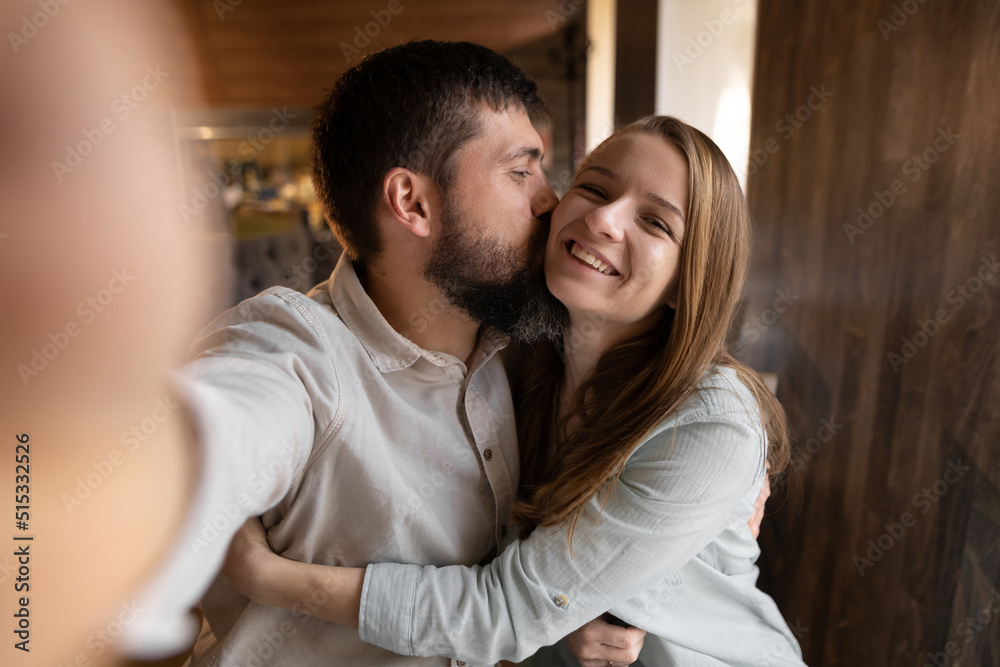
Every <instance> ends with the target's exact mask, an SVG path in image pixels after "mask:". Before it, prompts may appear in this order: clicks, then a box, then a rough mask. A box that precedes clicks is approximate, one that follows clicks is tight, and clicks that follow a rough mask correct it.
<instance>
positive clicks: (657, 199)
mask: <svg viewBox="0 0 1000 667" xmlns="http://www.w3.org/2000/svg"><path fill="white" fill-rule="evenodd" d="M586 171H596V172H597V173H598V174H601V175H603V176H607V177H608V178H610V179H612V180H618V174H616V173H615V172H614V171H613V170H611V169H608V168H607V167H602V166H600V165H596V164H592V165H588V166H586V167H584V168H583V170H582V171H580V173H581V174H582V173H584V172H586ZM645 196H646V199H649V200H650V201H652V202H653V203H654V204H656V205H657V206H662V207H663V208H665V209H667V210H668V211H672V212H673V213H674V214H676V215H677V217H678V218H680V219H681V222H684V214H683V213H682V212H681V210H680V209H679V208H677V207H676V206H674V205H673V204H671V203H670V202H668V201H667V200H666V199H664V198H663V197H661V196H660V195H658V194H656V193H655V192H647V193H645Z"/></svg>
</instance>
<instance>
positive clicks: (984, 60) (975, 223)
mask: <svg viewBox="0 0 1000 667" xmlns="http://www.w3.org/2000/svg"><path fill="white" fill-rule="evenodd" d="M43 5H45V6H44V7H43ZM79 5H80V3H67V4H63V3H61V2H55V1H53V2H50V3H48V4H46V3H44V2H41V3H38V4H37V6H36V5H35V4H31V3H26V4H25V5H24V7H25V8H26V9H25V10H24V13H23V14H16V15H12V16H11V17H10V18H9V19H8V20H7V23H8V24H9V25H6V26H5V27H6V28H7V30H6V31H5V33H6V34H7V39H8V42H9V46H10V49H11V51H12V52H13V55H11V52H10V51H8V53H7V55H6V56H5V57H7V58H13V59H22V60H18V61H17V62H24V61H25V60H27V59H30V58H32V57H33V55H32V53H33V49H34V50H35V51H38V50H40V49H41V44H42V43H43V42H44V40H47V39H48V40H53V39H57V38H58V35H57V34H56V30H55V29H53V28H51V27H49V23H50V22H51V25H56V24H57V23H58V22H59V21H60V20H65V21H68V20H70V19H69V17H72V15H73V12H79V11H82V10H80V9H79ZM46 7H49V9H46ZM52 7H56V8H57V12H56V14H53V13H52V12H51V8H52ZM39 8H41V9H39ZM39 12H45V13H43V14H42V18H38V17H39ZM57 14H62V18H60V16H58V15H57ZM142 21H143V23H144V25H142V26H141V28H142V30H141V31H140V32H139V33H138V34H139V35H140V36H141V37H137V38H136V39H140V38H141V39H142V40H143V42H144V43H143V48H144V52H145V53H146V54H147V58H148V59H147V60H143V61H141V62H134V63H124V64H123V65H127V66H128V67H131V68H132V69H134V72H135V79H136V81H142V82H144V83H143V85H142V87H143V89H144V90H143V91H140V90H138V88H139V86H137V87H136V88H133V89H132V90H131V91H123V98H122V100H121V102H120V104H119V106H118V107H117V109H116V107H115V106H114V105H113V106H112V107H111V110H112V112H113V113H115V114H116V116H115V117H116V118H118V119H120V121H121V122H122V123H124V121H125V118H123V117H122V115H121V114H122V113H124V112H125V111H126V110H128V109H134V108H136V107H137V106H138V105H140V104H141V103H142V101H143V99H145V98H146V97H147V96H148V97H151V98H152V97H155V96H156V95H158V94H161V95H163V96H164V97H166V96H167V95H168V94H169V97H170V99H171V103H170V121H169V122H170V125H171V133H172V136H173V143H174V150H173V155H172V156H171V158H170V159H171V160H172V161H173V162H175V163H176V171H177V172H178V173H179V174H180V175H181V176H180V179H181V182H180V183H179V185H178V186H177V187H176V188H175V190H174V191H175V192H176V202H175V205H176V214H177V215H176V218H177V220H178V224H183V225H186V226H187V227H189V228H190V229H192V230H195V231H196V233H197V234H198V236H199V238H200V239H201V240H202V242H203V243H204V244H205V245H206V246H209V247H210V248H212V249H213V250H212V252H214V253H215V254H216V255H217V256H218V258H219V260H218V261H219V262H221V263H226V264H227V265H229V266H230V267H231V270H232V274H233V276H234V279H233V281H232V284H231V285H228V286H225V287H221V286H220V287H219V288H218V289H217V290H216V291H217V292H218V293H217V294H213V296H212V298H213V303H214V304H215V305H214V308H215V309H216V311H220V310H222V309H223V308H226V307H228V306H230V305H233V304H235V303H236V302H238V301H239V300H240V299H243V298H245V297H247V296H250V295H252V294H255V293H257V292H258V291H260V290H262V289H265V288H267V287H268V286H271V285H274V284H282V285H286V286H289V287H292V288H295V289H300V290H303V291H305V290H307V289H308V288H309V287H310V286H311V285H313V284H314V283H316V282H318V281H320V280H323V279H325V278H326V276H327V275H328V274H329V271H330V270H331V269H332V267H333V264H334V263H335V261H336V258H337V256H338V254H339V250H338V248H337V247H336V242H335V240H334V239H333V238H332V236H331V235H330V233H329V232H328V231H327V229H326V227H325V224H324V223H323V221H322V217H321V214H320V213H319V210H318V207H317V206H316V203H315V201H314V199H313V192H312V186H311V182H310V177H309V150H308V147H309V136H308V130H309V125H310V122H311V119H312V111H311V109H312V108H313V107H314V106H315V105H316V104H318V103H319V102H320V100H321V99H322V97H323V94H324V92H323V91H324V90H327V89H329V88H330V87H331V86H332V85H333V83H334V81H335V80H336V79H337V77H338V76H339V75H340V74H341V73H342V72H343V71H344V70H345V69H347V68H348V67H349V66H350V65H351V64H353V63H355V62H357V60H358V59H360V58H361V57H363V56H364V55H366V54H369V53H372V52H374V51H376V50H378V49H381V48H384V47H387V46H392V45H395V44H398V43H401V42H405V41H408V40H411V39H423V38H431V39H441V40H467V41H473V42H478V43H481V44H484V45H486V46H488V47H491V48H493V49H495V50H497V51H499V52H501V53H504V54H505V55H507V56H509V57H510V58H511V59H512V60H513V61H514V62H515V63H516V64H518V65H519V66H520V67H522V68H523V69H524V70H525V71H526V72H527V73H528V74H529V75H531V76H532V77H534V78H535V80H536V81H537V82H538V84H539V88H540V91H541V93H542V95H543V97H544V98H545V100H546V101H547V103H548V105H549V107H550V109H551V110H552V112H553V122H552V124H551V125H549V126H546V127H542V128H539V131H540V132H541V134H542V135H543V139H544V140H545V142H546V144H547V156H546V162H545V165H544V166H545V168H546V172H547V174H548V176H549V178H550V180H551V181H552V183H553V186H554V188H555V189H556V190H557V192H560V193H561V192H563V191H565V189H566V188H567V187H568V186H569V185H570V183H571V181H572V173H573V169H574V167H575V165H576V164H577V162H578V161H579V160H580V159H581V157H582V156H583V155H584V154H585V153H586V151H587V150H588V149H589V148H591V147H593V146H594V145H596V144H597V143H598V142H599V141H600V140H601V139H603V138H604V137H606V136H607V135H608V134H609V133H610V132H611V131H613V130H614V129H615V128H616V127H620V126H622V125H625V124H627V123H629V122H631V121H633V120H635V119H636V118H638V117H641V116H643V115H647V114H650V113H659V114H671V115H676V116H679V117H681V118H682V119H683V120H685V121H687V122H689V123H691V124H693V125H694V126H696V127H698V128H700V129H702V130H703V131H705V132H706V133H707V134H709V135H710V136H712V137H713V138H714V139H715V140H716V141H717V142H718V143H719V145H720V146H721V147H722V148H723V150H724V151H725V153H726V154H727V156H728V157H729V159H730V160H731V162H732V163H733V166H734V167H735V169H736V171H737V172H738V173H739V174H740V175H741V176H742V178H743V182H744V184H745V187H746V188H747V193H748V197H749V200H750V203H751V209H752V211H753V214H754V217H755V219H756V224H757V227H758V238H757V239H756V249H755V263H754V268H753V272H752V275H751V278H750V281H749V286H748V289H747V293H746V298H745V301H744V304H743V308H742V312H741V317H740V319H739V321H738V322H737V325H736V327H734V329H733V331H732V336H731V343H732V350H733V352H734V354H735V355H736V356H737V357H739V358H741V359H742V360H744V361H746V362H747V363H749V364H750V365H751V366H753V367H754V368H756V369H757V370H759V371H761V372H762V373H767V374H769V377H770V378H771V380H772V384H773V385H774V386H775V387H776V393H777V395H778V397H779V399H780V400H781V402H782V403H783V404H784V406H785V408H786V410H787V412H788V414H789V417H790V424H791V428H792V434H793V438H794V446H793V458H792V462H791V465H790V466H789V468H788V470H787V472H786V473H785V475H784V476H783V479H782V480H781V482H780V483H779V484H778V485H777V486H776V488H775V493H774V495H773V496H772V499H771V501H770V502H769V504H768V516H767V518H766V519H765V522H764V525H763V528H762V531H761V537H760V540H759V541H760V544H761V548H762V552H763V553H762V556H761V558H760V561H759V563H758V565H759V567H760V570H761V577H760V582H759V583H760V587H761V588H763V589H764V590H765V591H767V592H768V593H770V594H771V595H772V596H773V597H774V598H775V600H776V602H777V603H778V605H779V607H780V609H781V610H782V612H783V613H784V615H785V618H786V619H787V621H788V623H789V625H790V627H792V628H793V630H794V631H795V633H796V635H797V636H798V638H799V641H800V643H801V645H802V648H803V653H804V656H805V659H806V661H807V663H808V664H810V665H859V664H863V665H936V666H938V667H942V666H944V665H981V666H991V665H1000V619H998V618H997V616H1000V264H998V259H997V255H998V254H1000V187H998V181H997V174H998V173H1000V122H998V118H1000V88H998V86H997V80H998V76H1000V3H998V2H996V0H952V1H950V2H943V1H940V0H832V1H831V2H822V3H819V2H797V1H795V0H759V1H758V0H505V1H503V2H500V1H490V0H363V1H357V2H325V1H321V0H288V1H286V2H281V3H277V2H266V1H265V0H155V1H150V2H148V3H144V9H143V18H142ZM150 54H152V55H150ZM161 84H162V87H163V89H162V90H160V91H159V92H158V91H157V90H156V88H157V87H159V86H161ZM116 101H117V100H116ZM126 115H127V114H126ZM83 136H84V139H85V140H86V137H87V135H83ZM79 139H80V137H79V136H72V137H57V142H56V143H57V144H58V145H59V146H60V147H61V146H62V145H63V144H66V155H65V156H62V153H61V152H60V153H59V154H58V155H57V157H59V158H60V159H62V160H65V164H66V165H70V166H72V163H71V160H72V156H71V155H70V153H72V152H73V151H74V150H76V149H77V148H78V147H79V143H74V142H77V140H79ZM115 139H116V138H115V137H114V136H107V137H105V139H104V140H106V141H109V142H112V141H114V140H115ZM86 166H87V165H84V166H83V168H86ZM72 168H73V169H75V168H76V167H72ZM136 169H140V170H141V169H143V165H142V164H137V165H136ZM81 170H82V169H81ZM194 174H198V175H197V176H195V175H194ZM56 176H57V177H58V176H59V173H58V171H57V172H56ZM59 180H60V182H61V180H62V179H59ZM135 213H136V215H135V221H136V224H141V222H140V221H141V220H142V212H141V211H136V212H135ZM2 240H3V236H0V241H2ZM0 250H3V248H2V247H0ZM725 640H726V639H725V638H724V637H720V638H719V641H725ZM101 650H103V649H101ZM80 655H84V656H85V658H87V659H90V657H94V658H95V659H96V654H95V655H94V656H91V654H90V653H88V652H87V651H84V652H83V653H79V654H77V658H78V657H79V656H80ZM73 659H74V656H73V655H72V652H71V653H70V654H68V655H67V656H66V661H67V664H69V662H70V661H72V660H73ZM181 660H182V657H178V658H175V659H173V660H169V661H166V662H163V663H157V664H162V665H172V664H179V663H180V662H181ZM131 664H133V665H139V664H150V663H131Z"/></svg>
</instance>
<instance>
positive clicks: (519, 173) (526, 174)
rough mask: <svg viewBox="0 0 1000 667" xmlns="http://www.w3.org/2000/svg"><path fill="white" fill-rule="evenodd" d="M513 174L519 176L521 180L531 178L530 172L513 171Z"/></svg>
mask: <svg viewBox="0 0 1000 667" xmlns="http://www.w3.org/2000/svg"><path fill="white" fill-rule="evenodd" d="M514 173H515V174H517V175H518V176H520V177H521V178H527V177H528V176H531V172H530V171H515V172H514Z"/></svg>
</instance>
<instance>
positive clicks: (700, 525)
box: [359, 401, 764, 662]
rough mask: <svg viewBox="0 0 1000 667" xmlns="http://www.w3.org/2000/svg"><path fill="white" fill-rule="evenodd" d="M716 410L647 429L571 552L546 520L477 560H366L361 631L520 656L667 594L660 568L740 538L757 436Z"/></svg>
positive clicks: (415, 645)
mask: <svg viewBox="0 0 1000 667" xmlns="http://www.w3.org/2000/svg"><path fill="white" fill-rule="evenodd" d="M732 403H733V401H730V402H729V406H730V407H732ZM725 412H726V413H727V414H726V417H724V418H722V417H718V418H717V417H712V416H711V415H702V417H703V418H702V419H700V420H698V421H695V422H690V423H686V424H683V425H681V426H677V427H675V428H666V429H664V430H663V431H661V432H659V433H657V434H656V435H655V436H653V437H652V438H650V439H649V440H647V442H645V443H644V444H643V445H642V446H641V447H640V448H639V449H638V450H637V451H636V453H635V454H633V456H632V457H631V458H630V459H629V462H628V464H627V465H626V469H625V471H624V472H623V474H622V476H621V479H620V480H619V482H618V483H617V485H616V486H615V488H614V491H613V492H612V494H611V496H610V497H609V498H608V501H607V503H606V505H605V506H604V508H603V510H602V509H601V507H600V503H599V502H598V501H596V500H595V501H593V502H592V503H591V504H590V505H588V507H587V508H586V509H585V511H584V514H583V515H582V516H581V518H580V520H579V523H578V524H577V527H576V531H575V533H574V538H573V550H572V554H571V553H570V550H569V548H568V547H567V534H566V529H565V528H548V529H538V530H535V532H534V533H533V534H532V535H531V536H530V537H529V538H528V539H526V540H524V541H520V542H515V543H514V544H513V545H511V546H510V547H509V548H508V549H507V550H505V551H504V553H503V554H502V555H501V556H500V557H499V558H497V559H496V560H494V561H493V562H492V563H490V564H489V565H487V566H485V567H478V566H476V567H471V568H469V567H458V566H451V567H444V568H436V567H419V566H414V565H395V564H378V565H371V566H369V567H368V570H367V572H366V575H365V584H364V590H363V595H362V599H361V608H360V618H359V632H360V634H361V638H362V639H364V640H365V641H368V642H371V643H373V644H376V645H378V646H381V647H382V648H386V649H388V650H391V651H394V652H396V653H401V654H404V655H414V656H431V655H450V656H454V657H456V658H458V659H461V660H478V661H485V662H494V661H496V660H500V659H506V660H521V659H523V658H525V657H527V656H529V655H531V654H533V653H534V652H535V651H536V650H537V649H538V648H540V647H541V646H546V645H550V644H553V643H554V642H556V641H557V640H559V639H561V638H562V637H564V636H565V635H566V634H568V633H569V632H570V631H572V630H574V629H575V628H577V627H579V626H580V625H582V624H583V623H585V622H586V621H589V620H590V619H592V618H595V617H596V616H599V615H600V614H601V613H603V612H604V611H607V610H611V611H612V613H615V607H616V606H617V605H620V604H622V603H624V602H626V601H628V600H631V599H633V598H636V597H637V596H639V595H641V594H643V593H646V592H647V591H649V590H650V589H652V588H654V587H658V588H661V589H662V593H663V594H664V595H668V594H669V585H670V584H669V582H670V575H671V574H672V573H674V572H675V571H676V570H677V569H678V568H680V567H681V566H682V565H684V564H685V563H686V562H688V561H689V560H690V559H692V558H693V557H694V556H695V555H696V554H697V553H698V552H699V551H701V550H702V549H704V548H705V547H706V546H707V545H708V544H709V543H710V542H711V541H712V540H714V539H715V538H716V537H717V536H718V535H720V534H721V533H722V532H723V531H724V530H725V529H726V528H728V527H733V528H734V529H740V526H742V530H746V531H747V533H748V535H747V537H748V538H749V528H748V527H747V526H746V519H747V518H748V517H749V516H750V514H751V512H752V509H753V508H752V506H753V501H754V498H755V497H756V493H753V494H752V496H751V497H748V495H750V493H749V492H750V491H751V490H753V491H754V492H756V491H757V490H759V489H758V486H759V485H760V484H761V483H762V481H763V474H764V445H763V442H762V437H761V434H760V433H759V432H758V431H757V430H756V429H755V428H754V427H752V426H751V425H750V423H748V421H745V420H744V419H742V418H741V417H740V416H738V414H739V413H742V412H743V409H742V406H739V405H738V404H737V406H736V408H735V409H734V410H732V411H728V410H727V411H725ZM716 414H719V413H716ZM617 615H619V616H621V614H617ZM625 620H626V621H631V622H633V623H636V622H637V621H636V620H633V619H629V618H625ZM644 629H646V630H650V631H651V632H655V628H653V627H645V628H644Z"/></svg>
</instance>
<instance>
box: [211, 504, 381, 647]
mask: <svg viewBox="0 0 1000 667" xmlns="http://www.w3.org/2000/svg"><path fill="white" fill-rule="evenodd" d="M222 571H223V573H224V574H225V575H226V576H227V577H228V578H229V580H230V581H231V582H232V583H233V585H234V586H235V587H236V588H237V590H239V591H240V592H241V593H243V594H244V595H246V596H247V597H249V598H250V599H251V600H253V601H254V602H257V603H259V604H266V605H273V606H275V607H285V608H286V609H301V608H302V607H305V608H306V610H308V612H309V613H310V614H311V615H312V616H316V617H319V618H322V619H325V620H327V621H332V622H333V623H337V624H339V625H344V626H347V627H351V628H355V629H357V627H358V610H359V609H360V607H361V586H362V583H363V582H364V576H365V569H364V568H363V567H333V566H329V565H314V564H312V563H300V562H299V561H296V560H291V559H290V558H284V557H282V556H279V555H277V554H275V553H274V552H273V551H272V550H271V546H270V544H268V541H267V534H266V533H265V532H264V526H263V525H261V523H260V518H259V517H253V518H252V519H249V520H247V522H246V523H245V524H243V527H242V528H240V530H239V531H238V532H237V533H236V536H235V537H233V541H232V543H231V544H230V546H229V553H228V554H227V555H226V563H225V566H224V567H223V569H222Z"/></svg>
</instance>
